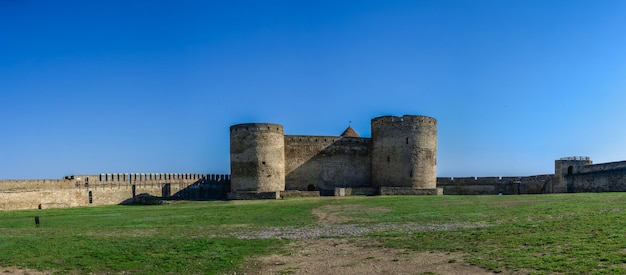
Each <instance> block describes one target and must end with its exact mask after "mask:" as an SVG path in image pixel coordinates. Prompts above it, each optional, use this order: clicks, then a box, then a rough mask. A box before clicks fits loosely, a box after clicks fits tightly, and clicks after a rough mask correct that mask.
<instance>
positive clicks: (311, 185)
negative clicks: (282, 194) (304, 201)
mask: <svg viewBox="0 0 626 275" xmlns="http://www.w3.org/2000/svg"><path fill="white" fill-rule="evenodd" d="M306 190H307V191H317V190H315V185H313V184H309V186H307V187H306Z"/></svg>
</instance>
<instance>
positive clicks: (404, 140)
mask: <svg viewBox="0 0 626 275" xmlns="http://www.w3.org/2000/svg"><path fill="white" fill-rule="evenodd" d="M372 183H373V185H374V186H388V187H406V188H426V189H432V188H436V187H437V120H435V119H434V118H432V117H426V116H413V115H405V116H402V117H396V116H382V117H377V118H374V119H372Z"/></svg>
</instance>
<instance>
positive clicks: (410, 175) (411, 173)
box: [409, 170, 413, 178]
mask: <svg viewBox="0 0 626 275" xmlns="http://www.w3.org/2000/svg"><path fill="white" fill-rule="evenodd" d="M409 177H410V178H412V177H413V170H411V172H410V173H409Z"/></svg>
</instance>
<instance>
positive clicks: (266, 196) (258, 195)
mask: <svg viewBox="0 0 626 275" xmlns="http://www.w3.org/2000/svg"><path fill="white" fill-rule="evenodd" d="M228 199H229V200H277V199H280V191H277V192H254V191H238V192H230V193H228Z"/></svg>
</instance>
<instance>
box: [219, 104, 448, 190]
mask: <svg viewBox="0 0 626 275" xmlns="http://www.w3.org/2000/svg"><path fill="white" fill-rule="evenodd" d="M371 125H372V137H371V138H362V137H359V135H358V134H357V133H356V132H355V131H354V130H353V129H352V128H351V127H348V129H346V130H345V131H344V133H343V134H342V135H341V136H338V137H332V136H291V135H284V134H283V126H281V125H278V124H268V123H250V124H239V125H234V126H232V127H230V152H231V153H230V167H231V191H232V192H231V193H230V194H229V197H230V198H231V199H240V198H255V197H259V196H260V197H268V196H269V197H274V198H278V197H280V193H281V192H284V191H285V190H296V191H300V192H306V191H308V192H311V191H312V192H317V193H321V194H322V195H324V194H334V193H335V191H337V192H344V194H345V191H346V188H347V190H349V191H348V192H349V193H352V194H356V193H359V194H380V195H391V194H414V195H418V194H419V195H421V194H430V195H437V194H438V195H441V194H442V192H443V190H442V189H441V188H437V173H436V167H437V121H436V120H435V119H434V118H431V117H425V116H408V115H405V116H403V117H394V116H384V117H377V118H374V119H372V122H371ZM342 190H343V191H342ZM314 194H315V193H314Z"/></svg>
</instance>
